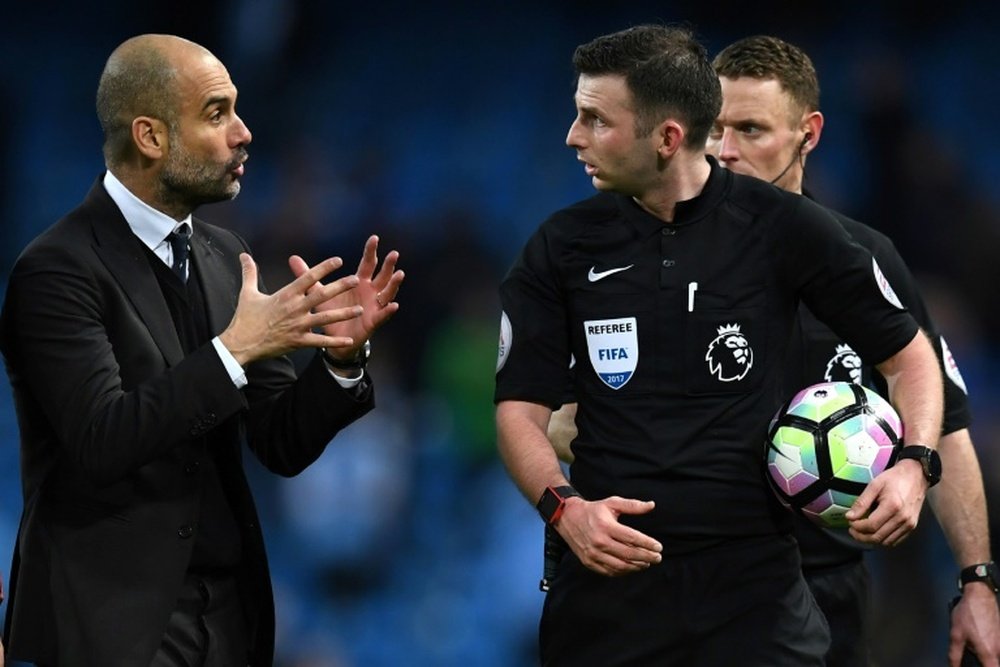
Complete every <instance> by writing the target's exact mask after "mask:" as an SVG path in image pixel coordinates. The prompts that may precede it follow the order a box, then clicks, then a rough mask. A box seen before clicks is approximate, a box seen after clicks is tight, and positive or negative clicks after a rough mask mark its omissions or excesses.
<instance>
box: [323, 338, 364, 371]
mask: <svg viewBox="0 0 1000 667" xmlns="http://www.w3.org/2000/svg"><path fill="white" fill-rule="evenodd" d="M371 353H372V345H371V343H370V342H369V341H367V340H366V341H365V344H364V345H363V346H362V347H361V349H360V350H358V353H357V354H356V355H355V356H354V358H353V359H348V360H346V361H345V360H343V359H337V358H336V357H334V356H333V355H332V354H330V352H329V351H328V350H327V349H326V348H325V347H324V348H323V361H325V362H326V363H327V365H328V366H330V367H331V368H336V369H338V370H342V371H357V370H361V369H362V368H364V367H365V366H366V365H367V364H368V357H370V356H371Z"/></svg>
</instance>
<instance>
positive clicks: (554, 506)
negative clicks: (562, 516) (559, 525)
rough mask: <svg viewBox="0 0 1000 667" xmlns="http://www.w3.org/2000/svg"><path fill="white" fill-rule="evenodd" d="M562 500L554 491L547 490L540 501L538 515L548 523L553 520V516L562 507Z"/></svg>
mask: <svg viewBox="0 0 1000 667" xmlns="http://www.w3.org/2000/svg"><path fill="white" fill-rule="evenodd" d="M562 502H563V500H562V498H560V497H559V496H557V495H556V494H554V493H552V489H545V493H543V494H542V498H541V500H539V501H538V513H539V514H541V515H542V518H543V519H545V521H546V522H549V521H551V520H552V516H553V515H554V514H555V513H556V510H558V509H559V506H560V505H562Z"/></svg>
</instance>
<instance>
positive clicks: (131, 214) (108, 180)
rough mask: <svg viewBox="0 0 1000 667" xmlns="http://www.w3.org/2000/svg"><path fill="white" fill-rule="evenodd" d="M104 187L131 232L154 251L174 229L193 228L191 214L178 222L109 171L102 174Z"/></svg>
mask: <svg viewBox="0 0 1000 667" xmlns="http://www.w3.org/2000/svg"><path fill="white" fill-rule="evenodd" d="M104 189H105V190H107V192H108V196H110V197H111V199H112V200H113V201H114V202H115V204H117V205H118V208H119V209H120V210H121V212H122V215H123V216H125V222H127V223H128V226H129V228H130V229H131V230H132V233H133V234H135V235H136V236H137V237H139V240H140V241H142V242H143V244H145V245H146V247H148V248H149V249H150V250H153V251H154V252H155V251H156V247H157V246H158V245H160V244H162V243H165V242H166V238H167V236H169V235H170V232H172V231H174V230H175V229H178V228H180V227H182V226H184V225H187V226H188V227H190V228H191V229H192V230H193V229H194V223H193V222H192V220H191V215H188V216H187V217H186V218H184V219H183V220H181V221H180V222H178V221H177V220H174V219H173V218H171V217H170V216H169V215H167V214H166V213H163V212H162V211H157V210H156V209H155V208H153V207H152V206H150V205H149V204H147V203H146V202H144V201H142V200H141V199H139V198H138V197H136V196H135V195H134V194H132V193H131V192H129V189H128V188H126V187H125V186H124V185H122V182H121V181H119V180H118V179H117V178H115V175H114V174H112V173H111V172H110V171H108V172H105V174H104Z"/></svg>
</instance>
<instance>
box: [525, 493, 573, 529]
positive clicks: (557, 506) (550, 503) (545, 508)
mask: <svg viewBox="0 0 1000 667" xmlns="http://www.w3.org/2000/svg"><path fill="white" fill-rule="evenodd" d="M574 497H576V498H579V497H580V493H579V492H578V491H577V490H576V489H574V488H573V487H572V486H550V487H547V488H546V489H545V491H544V492H542V497H541V498H539V499H538V503H537V504H536V505H535V509H537V510H538V513H539V514H540V515H541V517H542V519H543V520H544V521H545V523H547V524H549V525H550V526H554V525H555V524H556V522H557V521H559V519H560V518H561V517H562V513H563V510H564V509H565V508H566V499H567V498H574Z"/></svg>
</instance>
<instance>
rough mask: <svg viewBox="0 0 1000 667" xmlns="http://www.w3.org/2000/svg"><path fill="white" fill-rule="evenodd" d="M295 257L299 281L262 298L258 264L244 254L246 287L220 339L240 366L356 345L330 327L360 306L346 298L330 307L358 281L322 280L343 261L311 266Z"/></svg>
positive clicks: (351, 315) (349, 317)
mask: <svg viewBox="0 0 1000 667" xmlns="http://www.w3.org/2000/svg"><path fill="white" fill-rule="evenodd" d="M295 259H298V261H299V262H301V264H302V266H301V271H298V272H296V277H295V280H293V281H291V282H290V283H288V284H287V285H285V286H284V287H282V288H281V289H280V290H278V291H277V292H275V293H274V294H264V293H262V292H261V291H260V290H259V289H258V287H257V285H258V281H257V264H256V263H255V262H254V261H253V258H251V257H250V255H248V254H247V253H240V264H241V265H242V268H243V287H242V288H241V289H240V294H239V301H238V302H237V304H236V312H235V313H234V314H233V319H232V321H231V322H230V323H229V326H228V327H226V330H225V331H223V332H222V333H221V334H220V335H219V339H220V340H221V342H222V344H223V345H225V347H226V349H227V350H229V352H230V353H231V354H232V355H233V357H234V358H235V359H236V361H237V362H239V364H240V365H241V366H246V365H247V364H248V363H250V362H252V361H255V360H257V359H265V358H269V357H276V356H279V355H282V354H287V353H288V352H291V351H292V350H296V349H299V348H303V347H313V348H320V347H333V348H344V347H352V346H354V341H353V340H351V339H350V338H348V337H345V335H344V334H342V333H340V332H339V331H334V332H331V331H330V330H329V329H328V328H327V327H329V326H330V325H331V324H333V323H339V322H344V321H345V320H346V321H350V320H356V319H358V318H359V316H360V315H361V312H362V308H361V307H360V306H358V305H356V304H355V303H353V302H352V301H351V300H350V299H342V303H340V305H339V306H338V307H329V304H330V303H332V302H333V301H334V300H336V299H337V298H338V297H341V296H342V295H343V294H345V293H349V292H351V291H352V290H354V289H355V288H356V287H357V286H358V283H359V279H358V277H357V276H353V275H351V276H344V277H343V278H340V279H338V280H335V281H333V282H331V283H329V284H327V285H324V284H323V283H322V282H321V280H322V279H323V278H325V277H326V276H328V275H329V274H330V273H332V272H333V271H336V270H337V269H339V268H340V267H341V266H343V264H344V262H343V261H342V260H341V259H340V258H339V257H332V258H330V259H326V260H324V261H322V262H320V263H319V264H316V265H315V266H313V267H309V266H307V265H306V264H305V262H304V261H302V259H301V258H295ZM321 305H322V306H324V307H323V308H320V307H319V306H321ZM317 331H320V332H317ZM362 342H364V341H362ZM359 345H360V344H359Z"/></svg>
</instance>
